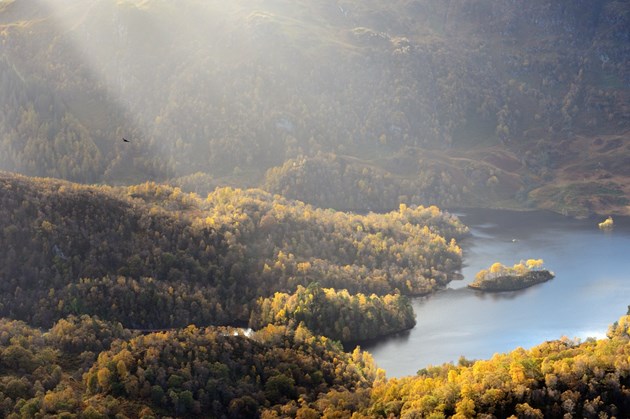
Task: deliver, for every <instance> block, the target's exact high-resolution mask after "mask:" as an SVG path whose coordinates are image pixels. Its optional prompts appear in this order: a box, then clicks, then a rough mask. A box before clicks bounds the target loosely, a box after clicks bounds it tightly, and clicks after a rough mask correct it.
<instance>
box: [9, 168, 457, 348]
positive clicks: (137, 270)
mask: <svg viewBox="0 0 630 419" xmlns="http://www.w3.org/2000/svg"><path fill="white" fill-rule="evenodd" d="M0 202H1V204H2V205H1V207H0V210H1V211H2V214H0V215H1V216H0V237H1V240H2V243H4V244H5V249H6V250H5V252H3V256H2V261H1V263H0V267H1V269H0V275H1V278H2V281H1V285H0V286H1V287H2V296H1V297H0V303H1V305H0V313H2V315H4V316H8V317H11V318H14V319H19V320H25V321H27V322H29V323H30V324H33V325H38V326H46V327H49V326H50V325H52V323H53V322H55V321H56V320H58V319H59V318H62V317H65V316H67V315H69V314H77V315H78V314H95V315H99V316H101V318H103V319H107V320H115V321H119V322H121V323H122V324H124V325H125V326H126V327H130V328H140V329H156V328H169V327H185V326H187V325H188V324H191V323H195V324H197V325H227V324H232V325H233V324H239V323H241V324H247V322H248V321H249V319H250V312H251V310H252V309H253V308H254V307H255V306H256V300H257V299H258V298H259V297H263V298H266V297H272V296H273V295H274V293H276V292H284V293H294V292H296V290H297V289H298V286H302V287H306V286H308V285H309V284H311V283H313V282H318V283H319V284H320V285H321V286H322V287H326V288H335V289H337V290H340V291H341V290H346V292H347V293H349V294H348V298H347V299H340V300H338V301H336V302H335V305H337V306H338V307H339V308H340V306H347V309H349V310H350V305H351V304H354V303H353V302H356V301H363V303H365V304H367V300H365V299H363V300H357V298H358V297H354V294H357V293H364V294H367V295H370V294H373V293H374V294H376V295H378V296H381V297H384V298H385V300H383V301H389V302H390V303H391V302H392V301H394V300H395V301H399V297H394V296H392V295H390V294H394V293H401V294H404V295H417V294H426V293H429V292H432V291H434V290H437V289H440V288H442V287H444V286H445V285H446V284H447V283H448V282H449V281H450V280H452V279H453V278H455V277H456V275H457V271H458V270H459V268H460V267H461V249H460V248H459V247H458V245H457V243H456V239H459V238H461V237H463V236H464V235H466V234H467V229H466V227H465V226H464V225H463V224H461V222H459V221H458V220H457V219H456V218H455V217H453V216H451V215H448V214H446V213H443V212H441V211H440V210H439V209H437V208H436V207H429V208H423V207H407V206H405V205H401V207H400V208H399V210H398V211H394V212H391V213H387V214H375V213H370V214H367V215H358V214H349V213H341V212H336V211H332V210H321V209H317V208H313V207H311V206H308V205H305V204H303V203H300V202H297V201H289V200H286V199H284V198H281V197H280V196H275V197H274V196H272V195H270V194H268V193H266V192H263V191H260V190H247V191H243V190H238V189H231V188H221V189H217V190H216V191H215V192H213V193H212V194H210V195H208V196H207V198H206V199H202V198H200V197H199V196H197V195H195V194H187V193H183V192H181V190H179V189H178V188H172V187H169V186H164V185H157V184H153V183H145V184H142V185H137V186H132V187H128V188H111V187H102V186H101V187H95V186H80V185H78V184H71V183H68V182H63V181H55V180H50V179H33V178H26V177H22V176H18V175H11V174H8V173H3V174H1V176H0ZM350 295H353V297H351V298H350ZM388 295H389V296H388ZM379 301H380V300H379ZM372 303H373V301H372V300H370V306H369V307H368V306H366V307H361V308H360V312H361V313H362V314H365V315H367V313H368V311H372V310H374V309H375V307H374V306H371V304H372ZM390 303H388V304H383V305H380V306H379V307H378V309H377V310H386V306H388V305H389V304H390ZM360 305H362V304H360ZM403 306H404V304H402V303H401V305H400V307H403ZM407 309H408V307H407ZM356 315H358V314H356ZM404 316H406V314H405V315H404ZM404 316H403V317H404ZM322 320H323V319H320V321H322ZM355 320H356V317H355ZM405 324H407V325H409V323H408V322H407V323H405ZM354 327H366V325H362V326H359V325H355V326H354ZM372 327H375V328H376V329H371V328H372ZM388 327H391V329H388ZM400 328H401V327H400V325H396V324H390V325H389V326H385V325H383V324H374V323H372V324H370V326H369V327H368V329H369V330H370V331H369V332H367V334H368V335H370V336H373V335H375V334H376V335H378V334H381V333H389V332H391V331H393V330H399V329H400ZM350 338H351V339H352V338H353V337H350Z"/></svg>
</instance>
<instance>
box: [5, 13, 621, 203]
mask: <svg viewBox="0 0 630 419" xmlns="http://www.w3.org/2000/svg"><path fill="white" fill-rule="evenodd" d="M628 27H630V5H629V4H628V2H622V1H613V0H604V1H598V2H582V1H570V0H561V1H552V0H534V1H528V2H527V3H526V4H522V3H520V2H512V1H508V0H498V1H489V0H465V1H457V2H454V1H444V2H435V1H431V0H415V1H412V0H394V1H388V2H381V1H374V0H369V1H350V0H343V1H341V0H340V1H333V0H330V1H307V0H297V1H289V0H276V1H271V0H268V1H257V2H245V1H231V2H220V1H200V0H189V1H186V2H184V3H181V4H180V3H179V2H178V3H177V4H174V3H171V2H166V1H159V0H151V1H144V2H135V1H120V2H114V1H110V0H90V1H81V2H79V1H78V0H62V1H59V2H55V5H54V7H52V6H50V5H49V4H48V3H46V2H38V1H34V0H22V1H13V0H5V1H3V2H2V3H0V40H1V42H2V52H1V53H0V109H1V110H2V112H0V168H1V169H5V170H13V171H19V172H21V173H25V174H28V175H38V176H54V177H60V178H64V179H69V180H73V181H79V182H108V183H113V184H131V183H138V182H142V181H146V180H168V179H175V180H174V182H183V183H185V181H182V180H181V179H185V180H186V181H188V185H189V186H190V187H191V188H198V187H199V186H198V185H194V184H192V185H191V184H190V182H191V179H193V178H191V176H190V175H193V174H195V173H201V174H205V175H204V176H210V178H211V179H214V181H213V182H216V183H217V184H220V185H226V184H230V185H233V186H261V181H260V179H262V178H263V174H264V173H265V172H266V171H267V170H269V169H272V168H274V167H281V166H283V165H284V164H285V163H286V162H287V161H291V160H292V159H302V158H305V159H312V158H316V157H317V156H318V153H324V154H332V155H338V156H342V157H344V158H351V159H352V161H353V162H356V164H357V167H366V166H367V167H368V170H370V171H377V172H378V171H384V172H386V173H389V174H390V175H392V178H391V179H385V183H386V185H385V186H384V188H385V189H400V190H402V192H403V193H401V194H400V195H402V196H401V197H398V196H395V197H393V198H392V199H391V200H390V201H387V203H386V204H382V203H380V202H375V201H374V199H373V198H371V197H370V195H369V193H368V194H361V196H360V200H361V201H365V202H366V204H362V205H363V208H364V209H365V208H367V207H377V206H381V205H386V206H389V207H390V208H395V207H396V206H397V203H398V202H401V201H404V198H405V197H406V196H407V197H408V196H414V195H415V196H418V197H419V198H420V200H421V203H422V204H425V205H427V204H434V203H448V204H449V205H457V206H462V205H475V206H479V205H490V206H501V207H540V208H549V209H552V210H554V211H558V212H561V213H566V214H572V215H584V214H588V213H589V212H592V211H600V212H602V211H606V212H612V213H622V214H623V213H628V211H629V209H628V199H629V196H630V195H629V194H630V190H628V185H630V181H629V180H630V179H629V176H630V173H628V169H627V164H625V161H626V159H627V156H628V153H629V151H630V150H629V149H628V147H630V145H629V144H630V142H629V141H628V136H629V135H630V134H629V132H630V131H629V129H630V122H629V121H630V107H629V106H628V97H629V91H630V79H629V77H630V76H629V74H630V72H629V71H628V68H629V65H628V59H629V57H630V42H628V40H629V36H630V35H629V32H628ZM123 136H124V137H125V138H128V139H130V140H131V142H130V143H122V142H121V138H122V137H123ZM408 150H414V151H413V153H414V154H413V155H414V158H413V159H411V161H410V162H408V163H406V164H408V165H409V168H408V171H407V173H405V174H404V176H407V177H419V178H421V179H422V178H434V180H432V181H431V182H429V183H430V186H427V185H428V184H429V183H426V182H420V183H413V182H411V186H406V185H405V184H404V182H402V181H405V180H408V179H402V180H401V179H400V178H399V177H400V174H399V173H397V171H396V170H394V169H396V168H395V167H394V168H392V166H391V165H389V163H390V162H392V161H395V159H396V158H400V156H404V155H405V154H406V153H407V151H408ZM434 158H436V159H437V160H435V163H431V164H430V165H436V166H437V167H427V165H428V163H427V162H429V161H431V162H433V161H434ZM352 164H354V163H352ZM462 165H463V168H462ZM470 167H472V168H471V169H467V168H470ZM467 170H470V171H475V170H476V172H475V173H476V174H475V175H473V178H472V180H471V179H462V176H468V175H470V173H469V172H467ZM305 175H306V176H307V177H308V178H309V179H308V180H307V182H310V183H313V182H317V178H313V177H314V176H316V175H315V174H310V173H305ZM475 176H477V177H478V179H477V178H475ZM401 182H402V183H401ZM469 182H476V183H475V184H473V185H470V184H469ZM401 185H402V186H401ZM453 185H454V186H453ZM464 186H465V187H466V190H463V188H464ZM285 189H286V188H285ZM408 189H411V190H408ZM287 192H288V193H290V194H292V195H299V194H300V191H299V187H298V189H295V188H293V190H290V191H289V190H287ZM345 199H346V197H345V196H344V195H341V194H338V195H336V196H335V197H333V200H332V201H331V202H332V206H333V207H336V208H337V207H344V206H346V205H347V203H345V202H344V200H345ZM393 201H396V202H393ZM309 202H312V203H314V204H317V205H319V201H318V200H317V199H315V198H312V201H309ZM409 202H411V200H409ZM392 203H393V205H392Z"/></svg>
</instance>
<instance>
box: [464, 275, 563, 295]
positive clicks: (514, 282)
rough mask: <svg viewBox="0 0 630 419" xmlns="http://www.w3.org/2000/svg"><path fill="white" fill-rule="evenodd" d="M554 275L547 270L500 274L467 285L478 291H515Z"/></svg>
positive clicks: (547, 279) (546, 279)
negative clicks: (522, 273) (519, 273)
mask: <svg viewBox="0 0 630 419" xmlns="http://www.w3.org/2000/svg"><path fill="white" fill-rule="evenodd" d="M554 276H555V275H554V274H553V272H550V271H548V270H540V271H530V272H528V273H526V274H524V275H502V276H497V277H496V278H486V279H483V280H477V281H474V282H473V283H472V284H469V285H468V287H470V288H472V289H476V290H479V291H487V292H502V291H517V290H522V289H524V288H528V287H531V286H532V285H536V284H540V283H541V282H546V281H549V280H550V279H552V278H553V277H554Z"/></svg>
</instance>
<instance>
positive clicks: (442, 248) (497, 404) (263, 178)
mask: <svg viewBox="0 0 630 419" xmlns="http://www.w3.org/2000/svg"><path fill="white" fill-rule="evenodd" d="M629 27H630V3H629V2H627V1H618V0H602V1H596V2H593V1H586V0H557V1H556V0H554V1H551V0H532V1H528V2H514V1H510V0H464V1H457V2H452V1H448V2H446V1H433V0H392V1H387V2H383V1H377V0H362V1H357V0H339V1H337V0H334V1H333V0H323V1H312V0H260V1H244V0H235V1H230V2H225V1H219V0H183V1H178V2H168V1H162V0H149V1H132V0H130V1H127V0H123V1H112V0H80V1H79V0H56V1H55V2H54V4H53V2H46V1H38V0H0V45H1V47H0V243H1V244H2V250H3V251H2V253H0V416H1V417H7V418H11V419H14V418H48V417H58V418H127V417H128V418H136V417H138V418H147V419H148V418H157V417H217V418H227V417H230V418H231V417H235V418H236V417H243V418H250V417H261V418H277V417H296V418H304V419H305V418H317V417H326V418H350V417H353V418H373V417H383V418H389V417H405V418H414V417H431V418H442V417H456V418H468V417H485V418H503V417H519V418H542V417H558V418H560V417H563V418H565V417H589V418H590V417H592V418H612V417H622V416H624V415H625V414H627V412H628V411H630V389H629V388H628V385H629V383H630V378H629V377H630V364H629V360H630V332H629V331H630V315H627V316H624V317H621V318H620V320H619V321H618V322H615V323H614V324H613V325H612V326H611V327H610V330H609V333H608V338H607V339H602V340H594V339H588V340H587V341H585V342H579V341H572V340H568V339H566V338H562V339H560V340H557V341H549V342H544V343H542V344H540V345H539V346H537V347H534V348H532V349H529V350H524V349H522V348H518V349H515V350H514V351H512V352H510V353H507V354H496V355H494V356H493V357H492V358H491V359H489V360H479V361H471V360H466V359H464V358H462V359H460V361H459V363H458V364H457V365H454V364H445V365H442V366H429V367H427V368H425V369H422V370H420V371H418V373H417V374H416V375H414V376H410V377H405V378H399V379H387V377H386V374H385V372H384V371H382V370H378V369H377V366H376V365H375V364H374V362H373V360H372V358H371V356H370V355H369V354H368V353H367V352H363V351H361V350H360V348H356V349H355V350H354V351H352V352H346V351H344V350H343V347H342V345H341V343H342V342H343V343H345V344H348V343H349V342H350V343H351V342H353V341H357V340H362V339H369V338H375V337H380V336H383V335H387V334H391V333H395V332H398V331H400V330H404V329H408V328H410V327H413V325H414V324H415V322H416V321H418V322H422V321H425V319H422V318H418V319H416V318H415V315H414V313H413V309H412V307H411V304H410V302H409V297H410V296H418V295H428V294H431V293H433V292H435V291H438V290H440V289H443V288H444V287H446V285H447V284H448V283H449V282H450V281H451V280H453V279H455V278H457V277H458V272H459V270H460V269H461V267H462V250H461V248H460V247H459V244H458V243H459V242H460V241H461V240H462V239H463V238H464V237H466V235H467V234H468V229H467V228H466V226H464V225H463V224H462V223H461V222H460V221H459V220H458V219H457V218H456V217H454V216H452V215H450V214H449V213H447V212H445V211H442V210H440V209H439V208H438V207H436V206H433V205H439V206H441V207H455V206H494V207H504V208H505V207H518V208H525V207H538V208H547V209H551V210H554V211H557V212H561V213H564V214H571V215H588V214H589V213H591V212H602V211H606V212H610V213H620V214H622V213H627V211H629V210H630V206H628V203H629V202H630V200H629V199H630V197H629V196H628V189H627V185H628V184H630V172H629V171H628V170H629V169H628V167H629V166H628V165H627V159H628V155H630V141H628V135H629V134H628V133H629V132H630V131H629V129H630V125H629V124H630V113H629V112H630V106H628V97H629V96H628V86H629V85H630V78H629V77H630V72H628V71H627V70H628V65H629V64H628V60H629V59H630V42H629V41H630V33H629V32H628V28H629ZM122 138H127V139H128V140H129V141H128V142H122ZM4 170H6V171H4ZM17 173H21V174H17ZM27 176H42V177H27ZM53 178H56V179H53ZM61 179H63V180H61ZM72 182H78V183H72ZM257 188H259V189H257ZM341 210H343V211H348V212H341ZM373 211H374V212H373ZM539 267H540V262H539V261H537V260H532V261H527V262H523V263H521V264H517V265H515V266H514V267H512V268H508V267H504V266H502V265H500V264H495V265H493V266H492V267H490V269H489V270H488V271H487V272H482V273H481V274H480V275H483V276H486V277H494V276H497V275H500V274H502V273H506V272H508V273H517V272H524V271H525V270H527V269H534V270H535V269H538V268H539ZM629 314H630V313H629ZM246 326H250V327H251V328H252V329H253V330H246V329H244V327H246Z"/></svg>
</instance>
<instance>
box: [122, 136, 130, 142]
mask: <svg viewBox="0 0 630 419" xmlns="http://www.w3.org/2000/svg"><path fill="white" fill-rule="evenodd" d="M130 142H131V141H129V140H128V139H126V138H125V137H123V143H130Z"/></svg>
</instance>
